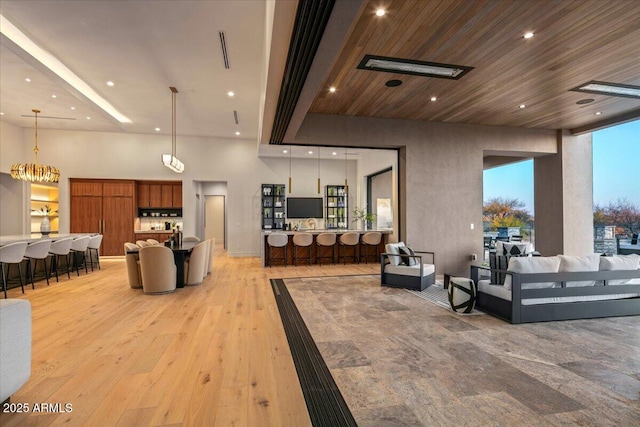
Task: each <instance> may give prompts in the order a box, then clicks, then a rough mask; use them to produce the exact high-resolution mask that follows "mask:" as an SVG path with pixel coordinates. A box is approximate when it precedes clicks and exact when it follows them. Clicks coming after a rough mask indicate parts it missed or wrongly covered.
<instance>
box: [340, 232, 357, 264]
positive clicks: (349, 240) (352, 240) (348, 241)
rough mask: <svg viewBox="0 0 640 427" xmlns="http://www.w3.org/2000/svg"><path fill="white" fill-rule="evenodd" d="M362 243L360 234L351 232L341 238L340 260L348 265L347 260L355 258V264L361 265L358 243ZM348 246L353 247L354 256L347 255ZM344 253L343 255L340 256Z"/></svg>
mask: <svg viewBox="0 0 640 427" xmlns="http://www.w3.org/2000/svg"><path fill="white" fill-rule="evenodd" d="M359 242H360V234H359V233H356V232H353V231H350V232H348V233H344V234H343V235H341V236H340V246H339V248H340V249H339V250H338V258H341V259H342V262H343V263H344V264H346V263H347V258H353V262H354V263H356V262H358V263H360V262H359V260H358V243H359ZM347 246H352V247H353V255H346V253H345V252H346V250H347ZM340 253H342V255H340Z"/></svg>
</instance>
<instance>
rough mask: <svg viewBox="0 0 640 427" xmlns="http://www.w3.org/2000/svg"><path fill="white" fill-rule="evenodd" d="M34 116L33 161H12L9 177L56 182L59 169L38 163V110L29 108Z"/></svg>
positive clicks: (30, 180) (58, 176)
mask: <svg viewBox="0 0 640 427" xmlns="http://www.w3.org/2000/svg"><path fill="white" fill-rule="evenodd" d="M31 111H33V112H34V114H35V118H36V132H35V140H36V141H35V147H34V148H33V152H34V157H35V162H34V163H14V164H13V165H12V166H11V178H13V179H19V180H21V181H29V182H58V180H59V179H60V170H59V169H58V168H57V167H55V166H49V165H40V164H38V152H39V151H40V150H39V149H38V113H39V112H40V110H35V109H34V110H31Z"/></svg>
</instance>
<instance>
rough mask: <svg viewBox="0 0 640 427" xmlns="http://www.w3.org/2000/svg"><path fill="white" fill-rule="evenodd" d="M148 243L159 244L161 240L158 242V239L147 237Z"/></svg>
mask: <svg viewBox="0 0 640 427" xmlns="http://www.w3.org/2000/svg"><path fill="white" fill-rule="evenodd" d="M147 243H148V244H150V245H159V244H160V242H158V241H157V240H156V239H147Z"/></svg>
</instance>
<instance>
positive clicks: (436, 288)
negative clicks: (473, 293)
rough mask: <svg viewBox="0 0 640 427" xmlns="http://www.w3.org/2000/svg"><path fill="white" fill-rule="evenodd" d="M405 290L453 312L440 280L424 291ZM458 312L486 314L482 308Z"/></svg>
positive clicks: (465, 314) (466, 314)
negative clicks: (469, 311) (468, 311)
mask: <svg viewBox="0 0 640 427" xmlns="http://www.w3.org/2000/svg"><path fill="white" fill-rule="evenodd" d="M405 291H407V292H409V293H410V294H413V295H415V296H417V297H418V298H422V299H423V300H426V301H429V302H430V303H433V304H435V305H437V306H439V307H442V308H444V309H445V310H447V311H450V312H452V313H453V310H451V305H450V304H449V296H448V294H447V290H446V289H445V288H444V286H443V284H442V282H441V281H439V280H438V281H436V283H435V284H433V285H431V286H429V287H428V288H427V289H425V290H424V291H413V290H411V289H405ZM457 314H460V315H464V316H469V315H478V314H485V313H483V312H482V311H480V310H476V309H474V310H473V311H472V312H471V313H457Z"/></svg>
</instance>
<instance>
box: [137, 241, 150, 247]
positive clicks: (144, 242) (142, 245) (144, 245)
mask: <svg viewBox="0 0 640 427" xmlns="http://www.w3.org/2000/svg"><path fill="white" fill-rule="evenodd" d="M136 245H138V246H139V247H141V248H144V247H147V246H151V245H150V244H149V242H147V241H146V240H136Z"/></svg>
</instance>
